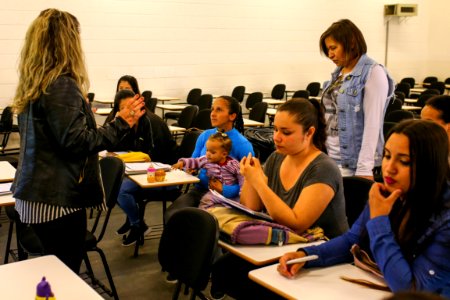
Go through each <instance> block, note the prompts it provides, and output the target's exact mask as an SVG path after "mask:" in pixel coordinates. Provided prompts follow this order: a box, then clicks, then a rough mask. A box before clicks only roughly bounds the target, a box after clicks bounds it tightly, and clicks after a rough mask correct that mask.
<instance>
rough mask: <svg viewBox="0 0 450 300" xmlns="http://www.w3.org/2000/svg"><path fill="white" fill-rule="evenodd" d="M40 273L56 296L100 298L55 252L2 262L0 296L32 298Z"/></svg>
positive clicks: (66, 298)
mask: <svg viewBox="0 0 450 300" xmlns="http://www.w3.org/2000/svg"><path fill="white" fill-rule="evenodd" d="M43 276H45V278H46V279H47V281H48V282H49V283H50V286H51V289H52V292H53V294H54V295H55V298H56V299H65V300H71V299H73V300H79V299H89V300H90V299H92V300H94V299H98V300H102V299H103V298H102V297H101V296H100V295H99V294H98V293H97V292H96V291H95V290H94V289H92V288H91V287H90V286H89V285H88V284H87V283H86V282H84V281H83V280H82V279H81V278H80V277H79V276H78V275H77V274H75V273H74V272H72V270H70V269H69V268H68V267H67V266H66V265H65V264H63V263H62V262H61V261H60V260H59V259H58V258H57V257H56V256H54V255H48V256H41V257H37V258H32V259H27V260H24V261H19V262H14V263H9V264H6V265H1V266H0V282H3V285H2V289H1V291H0V295H1V297H2V299H34V298H35V297H36V286H37V284H38V283H39V282H40V281H41V279H42V277H43Z"/></svg>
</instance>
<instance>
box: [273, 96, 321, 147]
mask: <svg viewBox="0 0 450 300" xmlns="http://www.w3.org/2000/svg"><path fill="white" fill-rule="evenodd" d="M280 111H286V112H288V113H289V114H290V115H292V116H294V119H295V122H296V123H297V124H299V125H301V126H302V127H303V130H304V131H305V132H306V131H307V130H308V129H309V128H311V127H314V128H315V129H316V131H315V132H314V136H313V144H314V146H316V147H317V148H318V149H319V150H320V151H322V152H325V153H326V146H325V141H326V139H327V133H326V130H325V129H326V126H327V125H326V123H325V113H324V110H323V107H322V105H320V103H319V101H317V100H315V99H310V100H307V99H304V98H294V99H292V100H289V101H286V102H285V103H283V104H281V105H280V106H279V107H278V110H277V112H280Z"/></svg>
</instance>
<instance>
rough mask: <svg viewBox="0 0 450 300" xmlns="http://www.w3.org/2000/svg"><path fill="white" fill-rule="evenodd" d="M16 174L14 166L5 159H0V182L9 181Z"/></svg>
mask: <svg viewBox="0 0 450 300" xmlns="http://www.w3.org/2000/svg"><path fill="white" fill-rule="evenodd" d="M14 176H16V168H14V167H13V166H12V165H11V164H10V163H9V162H7V161H0V182H10V181H13V180H14Z"/></svg>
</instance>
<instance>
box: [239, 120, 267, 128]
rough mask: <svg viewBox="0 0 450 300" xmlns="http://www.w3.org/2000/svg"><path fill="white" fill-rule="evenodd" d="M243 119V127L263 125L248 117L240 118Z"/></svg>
mask: <svg viewBox="0 0 450 300" xmlns="http://www.w3.org/2000/svg"><path fill="white" fill-rule="evenodd" d="M242 120H243V121H244V127H258V126H264V123H263V122H258V121H254V120H250V119H242Z"/></svg>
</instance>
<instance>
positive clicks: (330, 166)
mask: <svg viewBox="0 0 450 300" xmlns="http://www.w3.org/2000/svg"><path fill="white" fill-rule="evenodd" d="M325 126H326V125H325V120H324V113H323V109H322V108H321V106H320V104H319V102H317V101H316V100H311V101H309V100H306V99H293V100H290V101H287V102H286V103H284V104H282V105H281V106H280V107H279V108H278V111H277V113H276V115H275V120H274V136H273V139H274V142H275V147H276V152H274V153H272V154H271V155H270V156H269V158H268V159H267V161H266V164H265V166H264V169H263V168H262V167H261V165H260V163H259V161H258V160H257V159H255V158H254V157H252V156H251V155H249V156H247V157H245V158H243V159H242V160H241V174H242V175H243V176H244V184H243V187H242V192H241V203H242V204H244V205H246V206H247V207H249V208H251V209H253V210H256V211H260V210H266V211H267V213H268V214H269V215H270V216H271V217H272V218H273V219H274V221H275V222H277V223H279V224H282V225H285V226H287V227H290V228H292V229H293V230H295V231H296V232H298V233H302V232H304V231H305V230H307V229H308V228H311V227H313V226H319V227H321V228H323V229H324V231H325V235H327V236H328V237H335V236H338V235H340V234H342V233H344V232H345V231H346V230H347V229H348V223H347V218H346V216H345V204H344V194H343V185H342V177H341V174H340V171H339V169H338V167H337V165H336V163H335V162H334V161H333V160H332V159H331V158H329V157H328V156H327V155H326V154H325V153H323V152H322V151H323V150H324V149H325V139H326V134H325ZM255 267H256V266H254V265H252V264H251V263H249V262H247V261H245V260H243V259H240V258H238V257H237V256H234V255H231V254H226V255H224V256H223V257H222V258H220V259H219V261H218V262H217V263H216V264H215V266H214V270H213V277H212V279H213V286H212V289H211V296H212V297H213V298H215V299H217V298H220V296H221V295H220V292H221V291H222V292H226V293H227V294H229V295H230V296H232V297H234V298H239V299H241V298H243V299H249V298H252V299H258V298H259V299H266V298H270V297H269V294H268V293H269V291H264V290H263V289H262V288H259V287H258V285H256V284H255V283H253V282H251V281H250V280H249V279H248V272H249V271H250V270H252V269H254V268H255Z"/></svg>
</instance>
